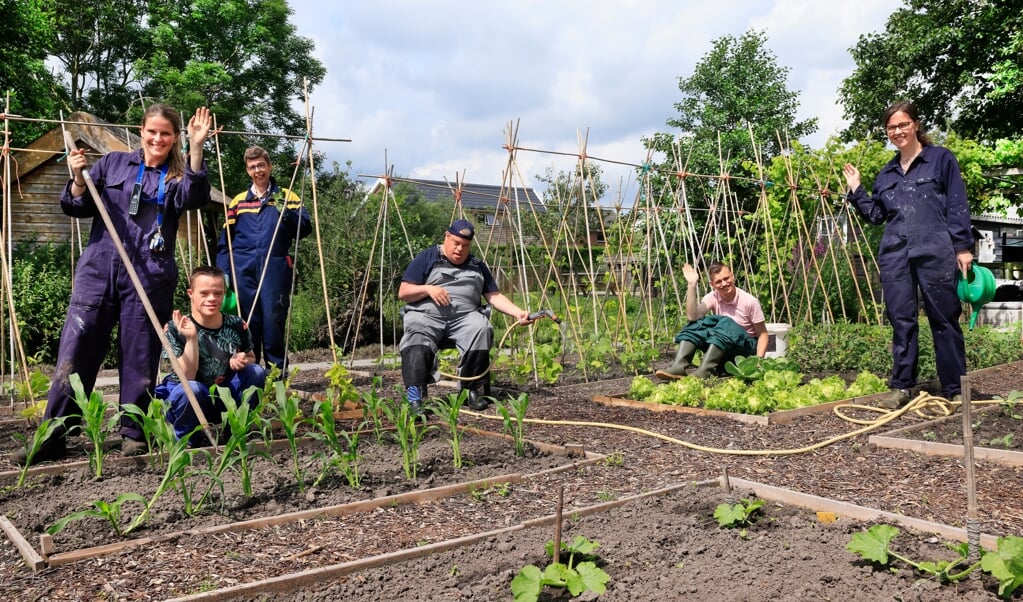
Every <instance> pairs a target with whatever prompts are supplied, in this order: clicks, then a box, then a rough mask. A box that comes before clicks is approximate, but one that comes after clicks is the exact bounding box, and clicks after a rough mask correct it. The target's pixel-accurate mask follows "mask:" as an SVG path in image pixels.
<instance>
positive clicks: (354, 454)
mask: <svg viewBox="0 0 1023 602" xmlns="http://www.w3.org/2000/svg"><path fill="white" fill-rule="evenodd" d="M331 395H333V393H331V392H328V393H327V401H317V402H316V403H315V404H314V405H313V426H314V427H315V429H316V430H315V431H313V432H312V433H310V436H311V437H313V438H314V439H316V440H318V441H321V442H323V443H325V444H326V445H327V451H328V453H329V454H330V455H326V454H321V455H323V456H326V461H325V462H324V464H323V467H322V468H321V469H320V476H319V477H317V478H316V481H315V482H314V483H313V486H314V487H316V486H318V485H319V484H320V481H322V480H323V479H324V478H325V477H326V476H327V475H328V474H329V473H330V471H331V470H337V471H338V472H340V473H341V474H342V475H344V477H345V479H346V480H347V481H348V486H349V487H351V488H352V489H358V488H359V486H360V484H361V481H362V475H361V474H360V472H359V459H360V456H359V433H358V432H354V433H351V434H349V433H348V432H347V431H344V430H340V431H339V430H338V428H337V421H336V420H335V419H334V401H333V400H332V399H331V398H330V396H331Z"/></svg>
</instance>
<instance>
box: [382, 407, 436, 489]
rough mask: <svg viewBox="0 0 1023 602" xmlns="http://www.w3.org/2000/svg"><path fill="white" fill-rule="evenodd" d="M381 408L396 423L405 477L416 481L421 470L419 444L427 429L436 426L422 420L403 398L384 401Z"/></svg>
mask: <svg viewBox="0 0 1023 602" xmlns="http://www.w3.org/2000/svg"><path fill="white" fill-rule="evenodd" d="M381 409H382V410H383V411H384V414H386V415H387V419H388V420H390V421H391V422H392V423H393V424H394V434H393V436H394V441H395V442H396V443H397V444H398V446H399V447H400V448H401V467H402V468H403V469H404V471H405V477H406V478H408V479H409V480H413V481H414V480H415V479H416V477H417V474H418V471H419V445H420V444H421V443H422V442H423V436H424V435H425V434H426V433H427V431H429V430H430V429H432V428H434V427H432V426H429V425H427V424H425V423H423V422H421V421H420V420H419V416H416V415H415V414H413V413H412V412H410V411H409V408H408V404H407V403H405V402H404V401H403V400H402V399H398V400H396V401H391V402H387V403H384V404H383V406H382V408H381Z"/></svg>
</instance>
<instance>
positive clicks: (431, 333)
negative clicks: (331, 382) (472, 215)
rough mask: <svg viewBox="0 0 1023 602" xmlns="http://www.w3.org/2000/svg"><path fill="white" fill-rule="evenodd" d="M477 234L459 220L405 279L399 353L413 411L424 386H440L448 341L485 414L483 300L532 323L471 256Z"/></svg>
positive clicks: (487, 334) (472, 400)
mask: <svg viewBox="0 0 1023 602" xmlns="http://www.w3.org/2000/svg"><path fill="white" fill-rule="evenodd" d="M474 234H475V230H474V228H473V226H472V224H471V223H470V222H468V221H467V220H464V219H459V220H456V221H455V222H454V223H453V224H451V227H450V228H448V230H447V232H445V233H444V242H443V243H441V244H440V245H437V246H434V247H430V248H428V249H426V250H425V251H423V252H421V253H420V254H419V255H416V257H415V258H414V259H413V260H412V263H410V264H409V266H408V268H407V269H406V270H405V274H404V275H403V276H402V277H401V286H400V287H399V288H398V298H399V299H401V300H402V301H404V302H405V303H407V304H408V305H406V306H405V307H404V308H403V309H402V314H403V315H404V323H405V334H404V335H403V336H402V338H401V343H400V344H399V346H398V350H399V351H400V352H401V376H402V380H403V381H404V383H405V392H406V397H407V399H408V403H409V409H410V410H412V412H413V413H418V412H420V410H421V404H422V401H423V400H424V399H425V398H426V386H427V384H428V383H429V382H436V381H437V379H438V377H439V375H438V374H437V373H436V370H435V367H434V365H435V362H436V356H437V346H438V344H439V343H440V342H442V341H445V340H450V341H452V342H454V344H455V347H457V348H458V351H459V353H460V354H461V357H462V360H461V363H460V364H459V367H458V373H459V376H460V378H462V379H464V380H463V381H462V388H463V389H468V391H469V399H468V405H469V407H470V408H472V409H474V410H477V411H479V410H484V409H486V407H487V404H488V400H487V399H486V398H485V397H483V396H482V395H481V394H480V391H479V389H480V387H481V386H482V379H481V378H476V379H474V377H481V376H482V375H484V374H485V373H486V372H487V368H488V367H489V366H490V345H491V344H492V340H491V339H492V338H493V334H492V332H491V330H490V320H489V319H488V317H487V316H486V315H484V313H483V312H482V311H481V310H482V301H481V300H482V299H486V301H487V303H489V304H490V306H491V307H493V308H494V309H496V310H497V311H499V312H501V313H504V314H507V315H509V316H511V317H513V318H516V319H518V321H519V322H520V323H523V324H524V323H526V322H528V321H529V312H527V311H525V310H523V309H521V308H519V306H517V305H515V303H513V302H512V300H511V299H509V298H508V297H505V296H504V295H503V294H501V293H500V291H498V288H497V282H496V281H495V280H494V276H493V274H491V273H490V268H488V267H487V264H486V263H484V262H483V260H482V259H480V258H478V257H475V256H473V255H472V254H470V253H469V247H470V245H471V244H472V239H473V236H474Z"/></svg>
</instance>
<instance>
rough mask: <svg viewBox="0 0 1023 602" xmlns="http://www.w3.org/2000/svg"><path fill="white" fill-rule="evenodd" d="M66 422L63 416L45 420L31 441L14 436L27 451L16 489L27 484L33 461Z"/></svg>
mask: <svg viewBox="0 0 1023 602" xmlns="http://www.w3.org/2000/svg"><path fill="white" fill-rule="evenodd" d="M64 420H65V419H64V417H63V416H61V417H57V418H47V419H46V420H43V421H42V422H40V423H39V426H37V427H36V430H35V432H34V433H32V438H31V439H29V438H27V437H25V435H22V434H21V433H15V434H14V438H15V439H16V440H17V441H19V442H21V445H22V447H23V448H24V450H25V465H24V466H22V467H21V471H20V472H19V473H18V481H17V482H16V483H15V484H14V487H15V489H18V488H21V487H22V486H23V485H24V484H25V477H26V476H27V475H28V469H29V468H30V467H31V466H32V460H33V459H34V458H35V456H36V454H37V453H39V450H40V449H41V448H42V447H43V444H44V443H46V442H47V441H49V440H50V438H51V437H54V436H55V435H56V432H57V429H59V428H61V427H62V426H63V425H64Z"/></svg>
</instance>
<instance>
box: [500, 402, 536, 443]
mask: <svg viewBox="0 0 1023 602" xmlns="http://www.w3.org/2000/svg"><path fill="white" fill-rule="evenodd" d="M528 407H529V394H528V393H520V394H519V396H518V397H516V398H515V399H510V400H508V401H507V402H500V401H499V402H497V412H498V414H500V415H501V419H502V421H503V422H504V432H505V433H509V434H511V437H512V442H513V443H514V445H515V455H516V456H518V457H519V458H522V457H524V456H525V455H526V409H527V408H528Z"/></svg>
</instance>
